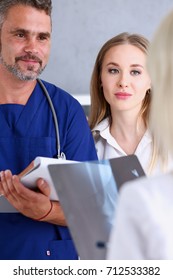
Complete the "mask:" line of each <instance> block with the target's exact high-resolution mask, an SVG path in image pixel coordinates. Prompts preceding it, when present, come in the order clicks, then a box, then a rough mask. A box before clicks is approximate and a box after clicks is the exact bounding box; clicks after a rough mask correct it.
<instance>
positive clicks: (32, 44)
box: [24, 38, 38, 54]
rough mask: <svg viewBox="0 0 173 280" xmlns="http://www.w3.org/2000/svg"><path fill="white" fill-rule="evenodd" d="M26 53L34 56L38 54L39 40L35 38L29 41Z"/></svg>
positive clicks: (25, 49) (25, 48)
mask: <svg viewBox="0 0 173 280" xmlns="http://www.w3.org/2000/svg"><path fill="white" fill-rule="evenodd" d="M24 51H25V52H28V53H34V54H36V53H38V47H37V40H36V39H34V38H30V39H28V40H27V43H26V45H25V47H24Z"/></svg>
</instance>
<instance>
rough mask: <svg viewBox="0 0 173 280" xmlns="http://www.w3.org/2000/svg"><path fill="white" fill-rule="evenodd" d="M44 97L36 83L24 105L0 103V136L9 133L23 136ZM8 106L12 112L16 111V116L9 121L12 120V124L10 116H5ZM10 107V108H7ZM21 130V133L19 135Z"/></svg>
mask: <svg viewBox="0 0 173 280" xmlns="http://www.w3.org/2000/svg"><path fill="white" fill-rule="evenodd" d="M43 98H45V96H44V93H43V91H42V89H41V90H40V85H39V84H38V83H37V84H36V86H35V88H34V90H33V92H32V94H31V96H30V97H29V99H28V101H27V103H26V105H18V104H3V105H0V119H1V122H0V131H1V133H0V134H1V137H3V136H4V137H6V136H9V135H13V136H14V134H15V135H17V136H25V135H26V133H27V131H28V129H29V126H30V124H31V122H32V119H34V116H35V114H36V112H37V110H38V108H39V106H40V103H41V102H42V100H43ZM9 106H11V108H12V107H13V109H12V112H13V114H15V113H16V116H15V117H14V119H13V120H12V119H11V121H14V124H15V125H14V124H12V123H11V124H10V123H9V121H10V118H8V119H7V118H6V117H5V114H4V111H7V110H8V108H9ZM5 107H6V108H5ZM9 109H10V108H9ZM21 131H22V135H21Z"/></svg>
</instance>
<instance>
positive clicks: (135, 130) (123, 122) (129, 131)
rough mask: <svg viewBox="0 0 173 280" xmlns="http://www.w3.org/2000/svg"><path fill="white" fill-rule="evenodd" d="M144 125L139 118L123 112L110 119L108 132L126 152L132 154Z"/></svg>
mask: <svg viewBox="0 0 173 280" xmlns="http://www.w3.org/2000/svg"><path fill="white" fill-rule="evenodd" d="M145 131H146V127H145V124H144V121H143V120H142V119H141V118H139V117H138V118H137V117H136V118H132V116H131V115H130V116H127V115H126V116H125V114H122V115H117V116H116V119H115V118H113V119H112V124H111V127H110V133H111V135H112V136H113V137H114V138H115V140H116V142H117V143H118V144H119V146H120V147H121V148H122V149H123V150H124V152H125V153H126V154H134V153H135V151H136V148H137V146H138V144H139V142H140V141H141V139H142V137H143V135H144V133H145Z"/></svg>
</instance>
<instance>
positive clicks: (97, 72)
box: [89, 32, 151, 129]
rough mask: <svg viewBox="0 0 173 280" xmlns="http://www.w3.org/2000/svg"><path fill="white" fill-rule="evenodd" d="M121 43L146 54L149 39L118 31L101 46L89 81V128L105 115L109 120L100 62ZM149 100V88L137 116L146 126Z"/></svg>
mask: <svg viewBox="0 0 173 280" xmlns="http://www.w3.org/2000/svg"><path fill="white" fill-rule="evenodd" d="M122 44H130V45H133V46H135V47H137V48H139V49H140V50H141V51H142V52H143V53H145V54H146V55H147V54H148V47H149V41H148V40H147V39H146V38H145V37H144V36H142V35H139V34H129V33H127V32H124V33H120V34H119V35H117V36H115V37H113V38H112V39H110V40H108V41H107V42H106V43H105V44H104V45H103V46H102V48H101V49H100V51H99V53H98V55H97V58H96V61H95V65H94V69H93V72H92V76H91V83H90V95H91V107H90V114H89V125H90V128H91V129H93V128H94V127H95V126H96V125H97V124H98V123H100V122H101V121H102V120H103V119H105V118H107V117H109V119H110V122H111V111H110V105H109V103H108V102H107V101H106V99H105V97H104V94H103V90H102V87H101V71H102V63H103V59H104V57H105V54H106V53H107V52H108V50H109V49H110V48H112V47H114V46H118V45H122ZM150 101H151V94H150V90H148V91H147V92H146V95H145V98H144V100H143V104H142V107H141V110H140V112H139V116H142V118H143V120H144V124H145V126H146V127H147V126H148V116H149V110H150Z"/></svg>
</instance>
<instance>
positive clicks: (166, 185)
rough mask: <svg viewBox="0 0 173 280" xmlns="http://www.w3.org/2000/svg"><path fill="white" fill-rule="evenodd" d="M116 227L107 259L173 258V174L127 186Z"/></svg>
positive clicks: (139, 180)
mask: <svg viewBox="0 0 173 280" xmlns="http://www.w3.org/2000/svg"><path fill="white" fill-rule="evenodd" d="M113 224H114V226H113V228H112V231H111V236H110V240H109V244H108V253H107V259H118V260H123V259H127V260H137V259H147V260H150V259H166V260H167V259H173V174H171V173H169V174H165V175H159V176H157V177H156V176H155V177H150V178H148V179H147V178H141V179H137V180H135V181H132V182H128V183H126V184H125V185H124V186H123V187H122V189H121V191H120V196H119V201H118V207H117V211H116V213H115V218H114V223H113Z"/></svg>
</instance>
